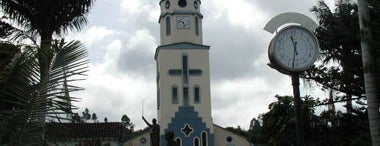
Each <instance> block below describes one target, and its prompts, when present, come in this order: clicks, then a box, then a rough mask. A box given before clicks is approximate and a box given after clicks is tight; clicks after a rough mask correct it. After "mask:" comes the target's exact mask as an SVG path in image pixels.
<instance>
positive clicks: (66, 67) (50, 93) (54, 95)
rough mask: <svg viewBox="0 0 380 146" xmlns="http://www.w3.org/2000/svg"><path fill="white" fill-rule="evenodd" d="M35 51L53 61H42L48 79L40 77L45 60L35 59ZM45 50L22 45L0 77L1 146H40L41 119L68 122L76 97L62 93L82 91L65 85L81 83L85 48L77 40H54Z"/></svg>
mask: <svg viewBox="0 0 380 146" xmlns="http://www.w3.org/2000/svg"><path fill="white" fill-rule="evenodd" d="M37 50H38V51H40V52H39V53H44V56H45V57H48V58H53V59H52V60H51V62H45V63H48V64H51V68H50V69H49V72H48V78H40V72H39V71H40V64H39V62H41V61H45V60H38V59H37V57H36V56H37ZM45 50H46V49H41V48H40V47H38V46H25V48H24V51H23V52H21V53H20V55H19V57H17V58H15V60H14V61H13V62H12V64H10V70H9V72H7V73H6V74H5V76H4V77H3V78H2V82H3V84H4V85H6V86H4V87H3V88H1V92H0V103H1V104H2V105H8V107H7V108H3V109H1V111H0V121H1V123H2V125H5V126H2V127H0V128H2V129H0V131H2V133H1V134H2V135H0V136H1V140H2V141H1V144H4V143H5V144H9V145H26V144H27V145H41V142H43V139H42V137H41V136H42V135H43V132H44V121H45V120H41V119H46V120H52V121H61V120H69V119H67V118H66V114H68V113H69V112H70V111H71V105H70V104H71V101H75V98H74V97H70V96H66V94H65V93H69V92H74V91H79V90H82V88H80V87H77V86H73V85H69V86H68V87H64V84H67V83H69V84H70V83H72V82H75V81H79V80H82V79H81V76H83V75H84V73H85V72H86V71H87V63H88V60H87V52H86V49H85V48H84V47H83V45H82V44H81V43H80V42H79V41H72V42H65V41H64V40H60V41H58V40H57V41H54V43H53V44H52V47H51V49H50V51H49V52H44V51H45ZM41 51H42V52H41ZM74 76H75V78H73V77H74ZM70 78H71V79H70ZM67 79H70V80H67ZM41 83H45V84H46V86H43V85H42V84H41ZM41 93H47V94H41ZM68 101H70V102H68Z"/></svg>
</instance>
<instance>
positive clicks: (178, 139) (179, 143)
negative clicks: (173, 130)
mask: <svg viewBox="0 0 380 146" xmlns="http://www.w3.org/2000/svg"><path fill="white" fill-rule="evenodd" d="M175 142H176V143H177V144H178V145H179V146H182V140H181V138H179V137H177V138H176V139H175Z"/></svg>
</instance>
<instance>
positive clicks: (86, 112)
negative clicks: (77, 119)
mask: <svg viewBox="0 0 380 146" xmlns="http://www.w3.org/2000/svg"><path fill="white" fill-rule="evenodd" d="M90 119H91V115H90V110H88V108H85V109H84V111H83V112H82V120H83V121H84V122H87V121H88V120H90Z"/></svg>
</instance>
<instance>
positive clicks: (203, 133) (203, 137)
mask: <svg viewBox="0 0 380 146" xmlns="http://www.w3.org/2000/svg"><path fill="white" fill-rule="evenodd" d="M202 146H207V133H206V132H202Z"/></svg>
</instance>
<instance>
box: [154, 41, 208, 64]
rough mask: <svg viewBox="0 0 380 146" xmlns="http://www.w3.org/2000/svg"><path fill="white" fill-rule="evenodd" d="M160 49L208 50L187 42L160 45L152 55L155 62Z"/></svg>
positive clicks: (206, 47)
mask: <svg viewBox="0 0 380 146" xmlns="http://www.w3.org/2000/svg"><path fill="white" fill-rule="evenodd" d="M161 49H205V50H209V49H210V46H206V45H200V44H194V43H189V42H181V43H174V44H169V45H161V46H158V47H157V48H156V53H155V54H154V59H155V60H157V56H158V53H159V52H160V50H161Z"/></svg>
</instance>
